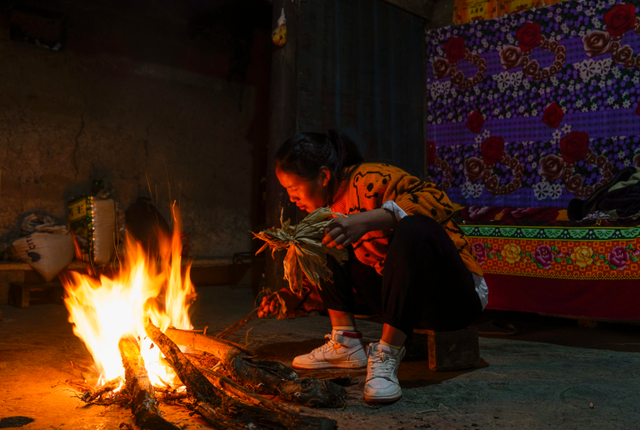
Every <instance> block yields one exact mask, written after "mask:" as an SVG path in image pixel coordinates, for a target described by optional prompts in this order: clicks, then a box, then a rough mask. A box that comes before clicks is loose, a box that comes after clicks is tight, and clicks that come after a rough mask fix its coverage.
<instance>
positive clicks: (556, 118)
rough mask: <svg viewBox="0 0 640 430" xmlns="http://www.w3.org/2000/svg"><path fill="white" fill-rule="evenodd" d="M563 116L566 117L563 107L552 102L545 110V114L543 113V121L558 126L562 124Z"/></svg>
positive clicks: (550, 125)
mask: <svg viewBox="0 0 640 430" xmlns="http://www.w3.org/2000/svg"><path fill="white" fill-rule="evenodd" d="M562 118H564V111H563V110H562V108H561V107H560V106H558V105H557V104H555V103H551V104H550V105H549V106H547V108H546V109H545V110H544V114H543V115H542V122H544V123H545V124H547V125H548V126H549V127H551V128H557V127H558V126H559V125H560V122H561V121H562Z"/></svg>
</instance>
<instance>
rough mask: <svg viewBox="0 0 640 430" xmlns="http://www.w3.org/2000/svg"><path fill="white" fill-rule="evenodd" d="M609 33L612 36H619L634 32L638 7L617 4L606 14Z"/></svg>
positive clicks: (605, 20) (605, 19)
mask: <svg viewBox="0 0 640 430" xmlns="http://www.w3.org/2000/svg"><path fill="white" fill-rule="evenodd" d="M604 22H605V24H606V25H607V31H608V32H609V34H610V35H612V36H619V35H621V34H624V33H626V32H627V31H630V30H633V27H634V26H635V24H636V6H635V5H633V4H617V5H615V6H614V7H613V8H611V10H610V11H609V12H607V13H605V14H604Z"/></svg>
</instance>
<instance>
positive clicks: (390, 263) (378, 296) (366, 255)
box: [259, 130, 488, 402]
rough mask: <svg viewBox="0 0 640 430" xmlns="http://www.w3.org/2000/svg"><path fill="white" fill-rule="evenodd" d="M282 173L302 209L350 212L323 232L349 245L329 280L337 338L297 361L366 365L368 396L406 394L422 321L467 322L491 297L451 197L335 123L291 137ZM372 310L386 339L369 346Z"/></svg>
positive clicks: (327, 300) (325, 293) (436, 325)
mask: <svg viewBox="0 0 640 430" xmlns="http://www.w3.org/2000/svg"><path fill="white" fill-rule="evenodd" d="M276 176H277V177H278V180H279V182H280V184H281V185H282V186H283V187H284V188H285V189H286V190H287V193H288V194H289V198H290V199H291V201H292V202H294V203H295V204H296V205H297V206H298V207H299V208H300V209H301V210H303V211H306V212H312V211H314V210H315V209H317V208H319V207H323V206H329V207H330V208H331V210H332V211H333V212H339V213H342V214H345V215H347V217H346V218H335V219H334V220H333V221H332V222H331V223H330V224H329V226H328V227H327V229H326V230H325V232H326V236H325V237H324V239H323V241H322V243H323V244H324V245H326V246H327V247H338V248H345V249H347V250H348V252H349V260H348V261H347V263H345V264H344V265H343V266H341V265H339V264H338V263H336V262H335V261H333V260H331V261H330V263H329V264H330V268H331V270H332V272H333V282H323V283H322V284H321V289H320V296H321V297H322V301H323V304H324V307H325V308H326V309H327V311H328V313H329V317H330V319H331V324H332V326H333V329H332V331H331V335H327V338H329V341H328V342H327V343H326V344H325V345H323V346H321V347H319V348H316V349H314V350H313V351H311V352H310V353H309V354H306V355H302V356H298V357H295V359H294V360H293V367H294V368H299V369H320V368H329V367H340V368H362V367H365V366H366V367H367V379H366V382H365V387H364V397H365V400H367V401H368V402H391V401H395V400H397V399H399V398H400V397H401V396H402V391H401V389H400V384H399V383H398V377H397V374H398V366H399V364H400V361H401V360H402V358H403V356H404V353H405V348H404V346H403V345H404V342H405V339H406V338H407V335H409V334H410V333H411V332H412V331H413V329H414V328H418V327H421V328H430V329H434V330H458V329H461V328H464V327H467V326H468V325H469V324H471V323H472V322H474V321H475V320H476V319H477V318H478V316H479V315H480V313H481V312H482V310H483V309H484V307H485V305H486V304H487V296H488V290H487V287H486V283H485V282H484V279H483V277H482V270H481V268H480V265H479V264H478V262H477V261H476V258H475V256H474V254H473V252H472V250H471V246H470V244H469V242H468V241H467V239H466V237H465V235H464V233H463V232H462V230H461V229H460V228H459V227H458V226H457V225H456V223H455V222H454V221H453V220H452V218H451V217H452V215H453V212H454V210H453V207H452V205H451V202H450V201H449V199H448V198H447V196H446V194H445V193H444V192H442V191H440V190H438V189H437V188H436V187H435V185H434V184H432V183H428V182H423V181H420V180H419V179H418V178H416V177H414V176H411V175H409V174H408V173H406V172H404V171H402V170H401V169H399V168H397V167H393V166H390V165H388V164H382V163H363V158H362V156H361V155H360V152H359V150H358V148H357V146H356V145H355V144H354V143H353V142H352V141H351V140H349V139H348V138H347V137H346V136H344V135H343V134H341V133H339V132H336V131H334V130H328V131H327V132H326V133H325V134H320V133H299V134H296V135H294V136H292V137H291V138H289V139H288V140H287V141H286V142H284V143H283V144H282V146H281V147H280V148H279V149H278V152H277V154H276ZM271 301H272V300H271V298H270V297H265V299H264V300H263V302H262V306H261V309H260V313H259V315H262V316H265V315H269V314H270V313H272V312H273V309H274V307H273V306H271V307H270V302H271ZM363 305H364V308H363ZM367 308H368V309H367ZM270 310H271V312H270ZM367 311H368V313H371V312H374V313H377V314H378V315H380V316H381V317H382V318H383V322H384V325H383V327H382V336H381V338H380V341H379V342H375V343H372V344H370V345H369V346H368V348H366V349H365V344H364V342H363V339H362V334H361V333H360V332H359V331H358V330H357V329H356V322H355V319H354V314H359V313H360V314H361V313H367Z"/></svg>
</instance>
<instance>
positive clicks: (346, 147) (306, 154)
mask: <svg viewBox="0 0 640 430" xmlns="http://www.w3.org/2000/svg"><path fill="white" fill-rule="evenodd" d="M363 161H364V158H363V157H362V154H361V153H360V150H359V149H358V146H357V145H356V144H355V143H354V142H353V141H352V140H351V139H349V138H348V137H347V136H346V135H344V134H343V133H341V132H339V131H336V130H327V131H326V132H325V133H324V134H321V133H297V134H294V135H293V136H291V137H290V138H289V139H287V140H286V141H285V142H284V143H283V144H282V145H281V146H280V148H278V151H277V152H276V164H277V165H278V167H280V169H282V170H284V171H285V172H289V173H293V174H295V175H297V176H300V177H301V178H304V179H307V180H313V179H315V178H317V177H318V175H319V174H320V172H321V170H322V168H323V167H326V168H327V169H329V171H331V178H330V182H329V187H330V189H331V190H332V195H333V194H335V191H337V189H338V185H339V184H340V182H341V181H342V180H343V179H344V178H345V171H344V170H345V168H346V167H349V166H355V165H357V164H360V163H362V162H363Z"/></svg>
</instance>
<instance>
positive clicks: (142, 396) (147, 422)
mask: <svg viewBox="0 0 640 430" xmlns="http://www.w3.org/2000/svg"><path fill="white" fill-rule="evenodd" d="M118 348H119V349H120V355H121V356H122V364H123V366H124V372H125V384H126V385H125V387H126V390H127V391H128V392H129V394H130V395H131V403H130V406H131V412H132V413H133V416H134V417H135V420H136V424H137V425H138V427H140V428H142V429H148V430H179V427H176V426H175V425H173V424H171V423H170V422H168V421H167V420H165V419H164V418H162V416H161V415H160V410H159V409H158V403H157V402H156V399H155V395H154V390H153V386H152V385H151V381H149V376H148V374H147V370H146V368H145V367H144V360H143V359H142V356H141V355H140V348H139V347H138V344H137V343H136V340H135V339H134V338H133V337H131V336H127V337H123V338H122V339H120V342H118Z"/></svg>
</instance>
